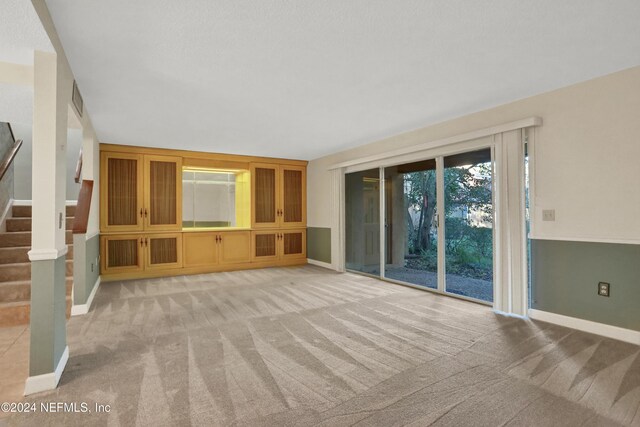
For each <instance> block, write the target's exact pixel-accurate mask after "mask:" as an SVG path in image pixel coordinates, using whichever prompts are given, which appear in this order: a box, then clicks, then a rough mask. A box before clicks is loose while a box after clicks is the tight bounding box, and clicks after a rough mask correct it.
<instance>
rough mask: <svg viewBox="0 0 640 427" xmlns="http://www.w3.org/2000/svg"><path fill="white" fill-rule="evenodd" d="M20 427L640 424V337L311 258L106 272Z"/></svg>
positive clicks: (16, 422) (71, 328) (70, 326)
mask: <svg viewBox="0 0 640 427" xmlns="http://www.w3.org/2000/svg"><path fill="white" fill-rule="evenodd" d="M68 335H69V336H68V341H69V347H70V351H71V358H70V360H69V363H68V365H67V369H66V370H65V372H64V374H63V376H62V380H61V383H60V387H59V388H58V389H57V390H55V391H53V392H48V393H44V394H40V395H37V396H33V397H30V398H28V399H26V401H27V402H36V403H39V402H43V401H44V402H59V401H64V402H88V403H89V404H90V407H92V406H93V404H94V402H97V403H100V404H109V405H111V406H112V410H111V412H110V413H108V414H95V413H92V414H76V413H66V414H64V413H59V414H49V415H44V414H42V413H36V414H29V415H21V416H13V417H11V418H10V419H9V420H10V423H11V424H13V425H49V424H51V425H105V426H106V425H109V426H111V425H149V426H162V425H179V426H183V425H184V426H188V425H238V426H243V425H267V426H270V425H274V426H281V425H304V426H306V425H325V426H341V425H362V426H375V425H383V426H387V425H414V426H426V425H438V426H444V425H451V426H465V425H473V426H499V425H500V426H502V425H509V426H511V425H513V426H523V425H531V426H574V425H575V426H578V425H588V426H607V425H618V423H620V424H626V425H636V426H639V425H640V409H639V408H640V347H637V346H633V345H630V344H625V343H622V342H618V341H614V340H609V339H605V338H601V337H598V336H595V335H589V334H586V333H582V332H577V331H573V330H570V329H566V328H561V327H557V326H553V325H550V324H546V323H542V322H530V321H524V320H520V319H514V318H507V317H502V316H498V315H496V314H494V313H492V311H491V310H490V309H489V308H487V307H485V306H482V305H478V304H473V303H469V302H466V301H461V300H456V299H453V298H449V297H443V296H438V295H434V294H432V293H429V292H425V291H420V290H416V289H412V288H408V287H403V286H400V285H394V284H389V283H385V282H382V281H379V280H376V279H372V278H368V277H363V276H358V275H354V274H337V273H333V272H330V271H328V270H324V269H321V268H318V267H313V266H305V267H297V268H273V269H264V270H253V271H242V272H231V273H217V274H210V275H199V276H189V277H173V278H163V279H153V280H137V281H129V282H117V283H105V284H102V285H101V287H100V290H99V292H98V294H97V296H96V300H95V302H94V308H93V310H92V311H91V312H90V313H89V314H88V315H86V316H84V317H74V318H72V319H71V320H70V321H69V324H68Z"/></svg>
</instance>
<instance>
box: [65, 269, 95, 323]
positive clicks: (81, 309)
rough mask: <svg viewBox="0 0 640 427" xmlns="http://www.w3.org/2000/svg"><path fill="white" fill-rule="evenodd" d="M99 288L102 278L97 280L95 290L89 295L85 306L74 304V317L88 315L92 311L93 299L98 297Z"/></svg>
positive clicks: (72, 307)
mask: <svg viewBox="0 0 640 427" xmlns="http://www.w3.org/2000/svg"><path fill="white" fill-rule="evenodd" d="M98 286H100V277H98V280H96V283H95V284H94V285H93V289H92V290H91V293H90V294H89V298H87V302H86V303H84V304H74V305H73V306H71V315H72V316H80V315H83V314H87V313H88V312H89V310H90V309H91V303H92V302H93V297H95V296H96V292H98Z"/></svg>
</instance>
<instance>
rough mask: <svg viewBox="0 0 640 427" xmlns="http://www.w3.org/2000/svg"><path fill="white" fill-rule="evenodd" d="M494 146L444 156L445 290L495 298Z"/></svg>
mask: <svg viewBox="0 0 640 427" xmlns="http://www.w3.org/2000/svg"><path fill="white" fill-rule="evenodd" d="M492 181H493V167H492V162H491V149H489V148H486V149H483V150H478V151H471V152H467V153H462V154H456V155H453V156H446V157H444V217H445V219H444V222H445V232H444V235H445V239H444V240H445V242H444V252H445V263H444V264H445V278H444V281H445V291H446V292H449V293H453V294H457V295H463V296H465V297H469V298H474V299H479V300H482V301H487V302H492V301H493V196H492Z"/></svg>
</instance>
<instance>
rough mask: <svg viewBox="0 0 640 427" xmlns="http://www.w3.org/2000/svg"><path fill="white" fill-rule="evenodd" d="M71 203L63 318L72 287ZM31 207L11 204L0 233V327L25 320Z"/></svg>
mask: <svg viewBox="0 0 640 427" xmlns="http://www.w3.org/2000/svg"><path fill="white" fill-rule="evenodd" d="M74 214H75V206H67V212H66V215H67V224H66V225H67V227H66V230H67V231H66V242H67V245H69V252H68V253H67V269H66V276H67V318H69V316H70V315H71V290H72V286H73V246H72V244H73V235H72V233H71V231H69V230H71V227H72V225H73V216H74ZM30 249H31V206H13V208H12V218H7V231H6V232H4V233H0V327H2V326H15V325H23V324H27V323H29V308H30V301H31V262H30V261H29V255H28V252H29V250H30Z"/></svg>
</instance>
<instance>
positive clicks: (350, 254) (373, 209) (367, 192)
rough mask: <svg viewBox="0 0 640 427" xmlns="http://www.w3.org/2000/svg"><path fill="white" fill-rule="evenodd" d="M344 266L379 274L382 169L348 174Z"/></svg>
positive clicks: (346, 183) (346, 182)
mask: <svg viewBox="0 0 640 427" xmlns="http://www.w3.org/2000/svg"><path fill="white" fill-rule="evenodd" d="M345 243H346V248H345V266H346V268H347V269H348V270H353V271H359V272H362V273H367V274H372V275H375V276H379V275H380V169H370V170H366V171H361V172H355V173H348V174H346V175H345Z"/></svg>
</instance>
